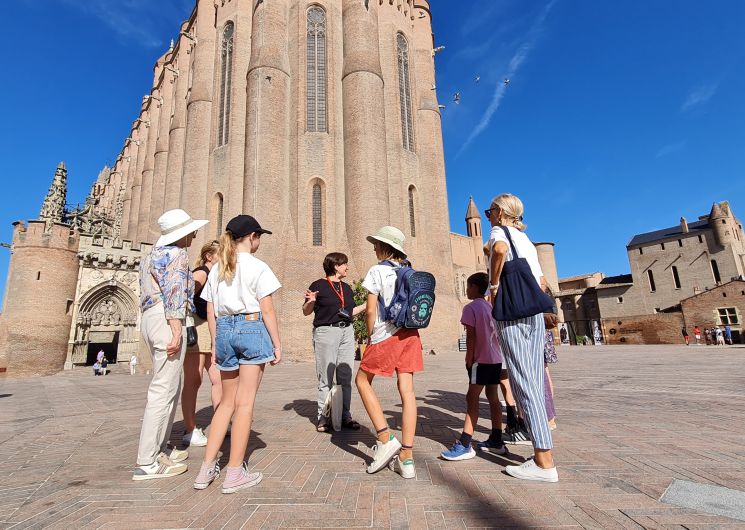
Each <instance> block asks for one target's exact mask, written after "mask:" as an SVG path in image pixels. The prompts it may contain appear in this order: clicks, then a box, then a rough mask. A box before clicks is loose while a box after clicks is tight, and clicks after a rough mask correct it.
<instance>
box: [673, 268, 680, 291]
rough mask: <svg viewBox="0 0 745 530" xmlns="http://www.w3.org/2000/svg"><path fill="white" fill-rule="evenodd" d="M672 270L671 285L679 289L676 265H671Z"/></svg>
mask: <svg viewBox="0 0 745 530" xmlns="http://www.w3.org/2000/svg"><path fill="white" fill-rule="evenodd" d="M672 271H673V285H674V286H675V288H676V289H680V275H678V267H676V266H675V265H673V267H672Z"/></svg>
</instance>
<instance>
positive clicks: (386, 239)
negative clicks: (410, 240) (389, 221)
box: [367, 226, 406, 257]
mask: <svg viewBox="0 0 745 530" xmlns="http://www.w3.org/2000/svg"><path fill="white" fill-rule="evenodd" d="M405 239H406V236H404V233H403V232H401V230H399V229H398V228H396V227H395V226H384V227H383V228H381V229H380V230H378V231H377V232H376V233H375V235H372V236H367V240H368V241H369V242H370V243H374V242H375V241H380V242H381V243H385V244H386V245H390V246H391V247H392V248H394V249H396V250H398V251H399V252H400V253H402V254H403V255H404V257H406V251H405V250H404V240H405Z"/></svg>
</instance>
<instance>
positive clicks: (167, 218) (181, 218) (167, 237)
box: [155, 209, 209, 247]
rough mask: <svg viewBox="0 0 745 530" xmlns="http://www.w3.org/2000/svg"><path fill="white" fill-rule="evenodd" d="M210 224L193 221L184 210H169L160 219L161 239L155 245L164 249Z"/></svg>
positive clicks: (200, 220) (202, 220) (201, 220)
mask: <svg viewBox="0 0 745 530" xmlns="http://www.w3.org/2000/svg"><path fill="white" fill-rule="evenodd" d="M207 223H209V221H205V220H204V219H192V218H191V216H190V215H189V214H188V213H186V212H185V211H183V210H180V209H176V210H168V211H167V212H166V213H164V214H163V215H161V216H160V218H159V219H158V225H160V237H159V238H158V241H157V242H156V243H155V246H156V247H162V246H163V245H168V244H170V243H175V242H176V241H178V240H179V239H181V238H182V237H184V236H186V235H189V234H190V233H192V232H196V231H197V230H199V229H200V228H202V227H203V226H204V225H206V224H207Z"/></svg>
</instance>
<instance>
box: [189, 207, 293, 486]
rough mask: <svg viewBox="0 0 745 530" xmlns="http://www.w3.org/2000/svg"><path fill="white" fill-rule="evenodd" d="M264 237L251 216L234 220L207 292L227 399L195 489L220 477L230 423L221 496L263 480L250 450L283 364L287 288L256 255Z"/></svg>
mask: <svg viewBox="0 0 745 530" xmlns="http://www.w3.org/2000/svg"><path fill="white" fill-rule="evenodd" d="M264 234H271V232H270V231H269V230H265V229H264V228H262V227H261V225H260V224H259V222H258V221H257V220H256V219H254V218H253V217H251V216H250V215H238V216H237V217H234V218H233V219H231V220H230V222H228V225H227V226H226V227H225V232H224V233H223V235H222V237H221V238H220V252H219V259H218V262H217V263H215V265H214V266H213V267H212V270H211V271H210V274H209V277H208V278H207V283H206V284H205V286H204V290H203V291H202V298H204V299H205V300H206V301H207V318H208V322H209V326H210V329H213V330H215V345H214V346H215V348H214V354H213V355H214V361H215V364H216V365H217V368H218V370H220V377H221V378H222V400H221V401H220V406H219V407H217V411H216V412H215V414H214V416H213V417H212V425H211V426H210V432H209V436H208V437H207V449H206V450H205V453H204V461H203V462H202V467H201V469H200V470H199V474H198V475H197V477H196V479H195V480H194V489H198V490H203V489H206V488H207V487H208V486H209V485H210V484H211V483H212V482H213V481H214V480H215V479H216V478H217V477H218V476H219V475H220V466H219V464H218V462H217V459H218V458H219V455H220V447H221V446H222V444H223V442H224V441H225V436H226V434H227V432H228V425H229V424H230V421H231V420H232V421H233V426H232V432H231V437H230V458H229V460H228V465H227V467H226V469H225V480H224V481H223V483H222V492H223V493H235V492H237V491H240V490H243V489H246V488H250V487H252V486H255V485H256V484H258V483H259V482H261V480H262V478H263V475H262V474H261V473H259V472H250V471H249V469H248V462H246V461H245V456H246V447H247V446H248V439H249V436H250V434H251V423H252V422H253V416H254V405H255V402H256V394H257V393H258V391H259V386H260V385H261V379H262V377H263V375H264V368H265V366H266V364H267V363H269V364H270V365H271V366H276V365H278V364H279V363H280V361H281V360H282V345H281V343H280V338H279V327H278V325H277V312H276V310H275V307H274V299H273V295H274V293H275V292H277V290H278V289H280V287H282V285H281V284H280V283H279V280H278V279H277V277H276V276H275V275H274V272H272V269H270V268H269V265H267V264H266V263H264V262H263V261H261V260H260V259H258V258H257V257H256V256H255V255H254V254H255V253H256V251H257V250H259V246H260V244H261V237H262V235H264Z"/></svg>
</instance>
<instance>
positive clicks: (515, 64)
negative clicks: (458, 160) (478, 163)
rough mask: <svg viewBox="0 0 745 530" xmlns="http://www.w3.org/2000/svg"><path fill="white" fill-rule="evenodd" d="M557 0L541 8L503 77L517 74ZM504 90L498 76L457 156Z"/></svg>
mask: <svg viewBox="0 0 745 530" xmlns="http://www.w3.org/2000/svg"><path fill="white" fill-rule="evenodd" d="M557 1H558V0H551V1H550V2H549V3H548V4H546V7H544V8H543V11H541V14H540V15H539V16H538V18H537V19H536V20H535V22H534V23H533V25H532V26H531V27H530V30H529V31H528V34H527V36H526V37H525V41H524V42H523V44H522V45H521V46H520V48H518V50H517V52H516V53H515V55H514V56H513V57H512V59H511V60H510V64H509V66H508V68H507V73H506V74H505V75H504V78H506V79H512V78H513V77H514V76H515V74H517V72H518V70H519V69H520V67H521V66H522V64H523V63H524V62H525V59H527V58H528V55H529V54H530V52H531V51H532V50H533V48H534V47H535V45H536V43H537V42H538V38H539V37H540V35H541V30H542V29H543V23H544V22H545V20H546V17H548V14H549V13H550V12H551V9H552V8H553V7H554V4H555V3H556V2H557ZM506 91H507V85H506V84H505V83H504V81H503V80H502V79H501V78H500V80H499V81H498V82H497V88H496V91H495V92H494V97H493V98H492V101H491V103H490V104H489V107H488V108H487V109H486V112H485V113H484V115H483V116H482V117H481V121H480V122H479V123H478V125H476V128H475V129H474V130H473V131H471V134H470V135H469V137H468V139H467V140H466V141H465V142H464V143H463V146H462V147H461V148H460V151H458V155H457V156H460V155H461V154H463V152H464V151H465V150H466V149H467V148H468V146H469V145H471V142H473V141H474V140H475V139H476V137H477V136H479V135H480V134H481V133H482V132H484V130H486V128H487V127H488V126H489V124H490V123H491V120H492V118H493V117H494V114H495V113H496V112H497V109H499V106H500V105H501V104H502V99H503V98H504V95H505V93H506Z"/></svg>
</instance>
